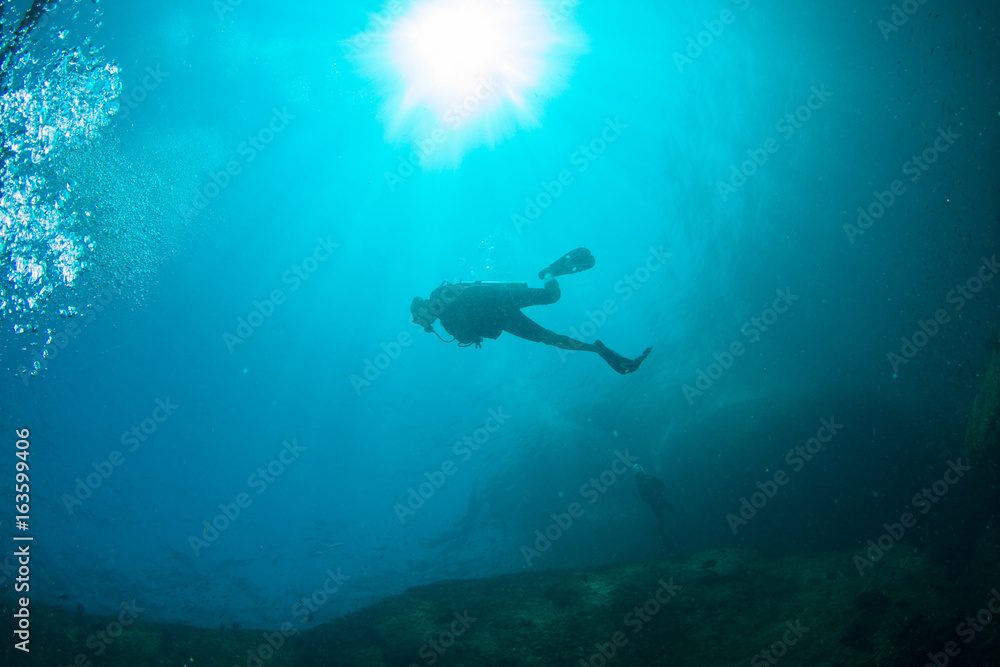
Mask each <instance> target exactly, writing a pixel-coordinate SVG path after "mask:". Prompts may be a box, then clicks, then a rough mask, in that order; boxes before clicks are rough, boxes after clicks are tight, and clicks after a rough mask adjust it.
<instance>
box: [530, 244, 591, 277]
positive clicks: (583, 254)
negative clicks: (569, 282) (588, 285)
mask: <svg viewBox="0 0 1000 667" xmlns="http://www.w3.org/2000/svg"><path fill="white" fill-rule="evenodd" d="M596 263H597V260H596V259H594V256H593V255H591V254H590V251H589V250H587V249H586V248H577V249H576V250H570V251H569V252H568V253H566V254H565V255H563V256H562V257H560V258H559V259H557V260H556V261H554V262H552V264H550V265H549V266H547V267H545V268H544V269H542V270H541V271H539V272H538V277H539V278H542V279H543V280H544V279H545V276H546V275H552V276H564V275H566V274H567V273H579V272H580V271H586V270H587V269H589V268H591V267H592V266H594V264H596Z"/></svg>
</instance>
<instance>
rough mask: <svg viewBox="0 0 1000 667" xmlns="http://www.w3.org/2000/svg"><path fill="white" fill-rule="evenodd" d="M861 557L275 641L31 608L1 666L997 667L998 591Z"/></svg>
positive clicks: (646, 572) (595, 587) (368, 616)
mask: <svg viewBox="0 0 1000 667" xmlns="http://www.w3.org/2000/svg"><path fill="white" fill-rule="evenodd" d="M855 556H856V554H855V553H853V552H831V553H824V554H815V555H810V556H801V555H783V556H773V555H772V556H769V555H764V554H761V553H757V552H754V551H750V550H746V549H739V550H737V549H732V550H714V551H708V552H703V553H698V554H692V555H690V556H687V557H682V558H671V559H664V560H653V561H647V562H644V563H635V564H626V565H616V566H609V567H601V568H590V569H574V570H557V571H543V572H529V573H523V574H515V575H507V576H502V577H496V578H491V579H480V580H468V581H446V582H440V583H437V584H433V585H430V586H423V587H419V588H414V589H410V590H408V591H406V592H405V593H403V594H402V595H398V596H395V597H392V598H388V599H385V600H382V601H381V602H378V603H376V604H374V605H372V606H370V607H367V608H365V609H362V610H359V611H357V612H355V613H352V614H349V615H347V616H345V617H342V618H339V619H335V620H333V621H330V622H328V623H324V624H322V625H319V626H316V627H313V628H309V629H303V628H300V627H290V628H289V630H290V631H289V632H286V633H285V635H282V633H281V632H280V630H278V629H268V630H243V629H238V628H235V627H230V628H225V627H222V628H220V629H218V630H207V629H201V628H190V627H185V626H182V625H177V624H170V625H167V624H156V623H145V622H142V619H139V620H138V621H136V622H135V623H134V624H132V625H130V626H129V627H128V628H125V630H124V632H123V633H122V632H121V628H118V630H119V632H118V633H117V634H116V635H115V636H114V638H112V637H111V634H110V632H109V623H113V622H114V620H115V619H113V618H98V617H94V616H90V615H86V616H85V615H82V614H81V613H80V612H76V613H74V612H72V611H64V610H61V609H52V608H44V607H42V606H41V605H33V607H32V608H33V623H34V625H33V639H32V646H31V654H30V656H17V657H18V658H21V657H24V658H26V660H19V661H17V662H12V661H11V660H10V658H12V657H13V656H12V655H11V653H12V651H13V649H12V648H11V647H10V642H7V643H6V644H7V645H6V646H4V647H3V649H0V661H2V662H3V664H37V665H43V664H44V665H53V664H61V665H69V664H84V663H82V662H79V660H80V658H79V656H80V655H83V656H84V661H85V662H89V664H95V665H96V664H100V665H106V666H108V667H113V666H116V665H150V666H154V665H173V666H180V665H194V666H200V667H209V666H216V665H217V666H220V667H223V666H224V667H234V666H242V665H246V666H247V667H263V666H267V667H286V666H292V665H302V666H310V667H315V666H317V665H337V666H338V667H351V666H358V667H412V666H413V665H417V666H418V667H423V666H427V667H431V666H435V667H446V666H463V665H464V666H467V667H472V666H484V665H502V666H509V667H515V666H521V665H525V666H526V665H546V666H553V667H558V666H565V667H580V666H583V667H587V666H597V665H605V664H606V665H642V666H648V665H671V666H674V665H699V666H712V665H737V664H742V665H745V664H748V663H749V664H751V665H765V664H774V663H775V662H776V661H777V659H779V658H780V661H781V663H782V664H783V665H821V664H822V665H881V666H885V667H889V666H900V667H902V666H903V665H922V664H924V663H925V662H927V661H928V657H927V656H928V653H931V654H937V653H940V652H942V651H944V650H945V647H946V646H948V644H949V642H955V643H956V646H957V647H959V648H960V652H961V661H962V662H961V664H980V665H985V664H988V663H989V662H990V661H992V660H995V659H996V656H997V653H998V652H1000V632H998V630H1000V624H987V625H986V627H984V628H983V629H982V630H981V631H980V632H979V633H977V634H976V635H975V636H974V637H973V639H972V641H970V642H969V643H967V644H966V643H964V642H963V641H962V639H963V637H961V636H959V633H960V632H961V631H962V627H963V626H962V625H961V624H962V623H963V621H964V619H966V617H967V616H969V615H970V614H972V615H975V614H976V613H977V611H978V610H980V609H981V608H983V607H985V605H987V604H988V602H989V601H988V599H987V597H988V596H989V595H991V594H992V593H986V594H983V593H982V591H981V590H974V589H973V588H971V587H970V588H964V587H960V586H958V585H956V582H954V581H951V580H949V579H948V578H947V577H946V576H945V575H944V573H943V572H942V571H941V570H939V569H938V567H937V566H936V565H935V564H933V563H932V562H931V560H930V559H929V558H927V557H925V556H923V555H920V554H914V553H913V550H912V549H909V548H906V547H904V546H903V545H899V546H897V547H896V548H892V549H890V550H889V551H888V552H886V553H885V554H884V555H882V556H881V557H879V558H878V559H877V562H874V563H873V564H872V565H871V566H870V567H866V568H864V570H865V571H864V573H863V576H862V575H861V574H859V572H858V570H857V568H856V567H855V564H854V557H855ZM984 595H986V597H984ZM996 595H997V602H995V603H994V604H1000V593H996ZM7 611H9V610H4V614H5V615H7ZM288 625H289V626H291V624H288ZM966 629H967V628H966ZM102 632H103V633H104V635H103V636H104V637H105V639H100V637H101V635H100V633H102ZM95 646H98V647H100V648H101V650H102V655H101V656H100V657H98V656H97V655H95V649H94V648H93V647H95ZM5 652H6V653H5ZM942 655H944V654H942ZM769 658H770V660H771V661H769ZM952 663H953V664H959V662H955V661H954V660H953V661H952ZM993 664H996V663H995V662H994V663H993Z"/></svg>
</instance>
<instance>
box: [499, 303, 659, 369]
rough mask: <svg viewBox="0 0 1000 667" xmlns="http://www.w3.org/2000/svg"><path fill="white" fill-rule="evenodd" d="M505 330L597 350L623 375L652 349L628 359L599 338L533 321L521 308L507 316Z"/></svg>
mask: <svg viewBox="0 0 1000 667" xmlns="http://www.w3.org/2000/svg"><path fill="white" fill-rule="evenodd" d="M503 330H504V331H507V332H509V333H512V334H514V335H515V336H517V337H518V338H524V339H525V340H530V341H533V342H535V343H545V344H546V345H553V346H555V347H558V348H560V349H563V350H583V351H584V352H595V353H597V354H599V355H601V358H602V359H604V361H606V362H608V365H609V366H611V368H613V369H615V370H616V371H617V372H619V373H621V374H622V375H628V374H629V373H634V372H635V371H636V369H638V368H639V364H641V363H642V362H643V361H644V360H645V359H646V356H647V355H648V354H649V352H650V350H651V349H652V348H648V347H647V348H646V351H645V352H643V353H642V354H641V355H639V356H638V357H636V358H635V359H626V358H625V357H623V356H622V355H620V354H618V353H617V352H614V351H613V350H610V349H608V347H607V346H606V345H605V344H604V343H602V342H601V341H599V340H598V341H595V342H594V344H593V345H591V344H590V343H586V342H584V341H582V340H577V339H576V338H570V337H569V336H563V335H562V334H557V333H555V332H554V331H549V330H548V329H546V328H544V327H542V326H541V325H540V324H538V323H537V322H533V321H532V320H530V319H528V316H527V315H525V314H524V313H522V312H521V311H519V310H515V311H512V312H511V314H510V315H508V316H507V319H506V321H505V322H504V325H503Z"/></svg>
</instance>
